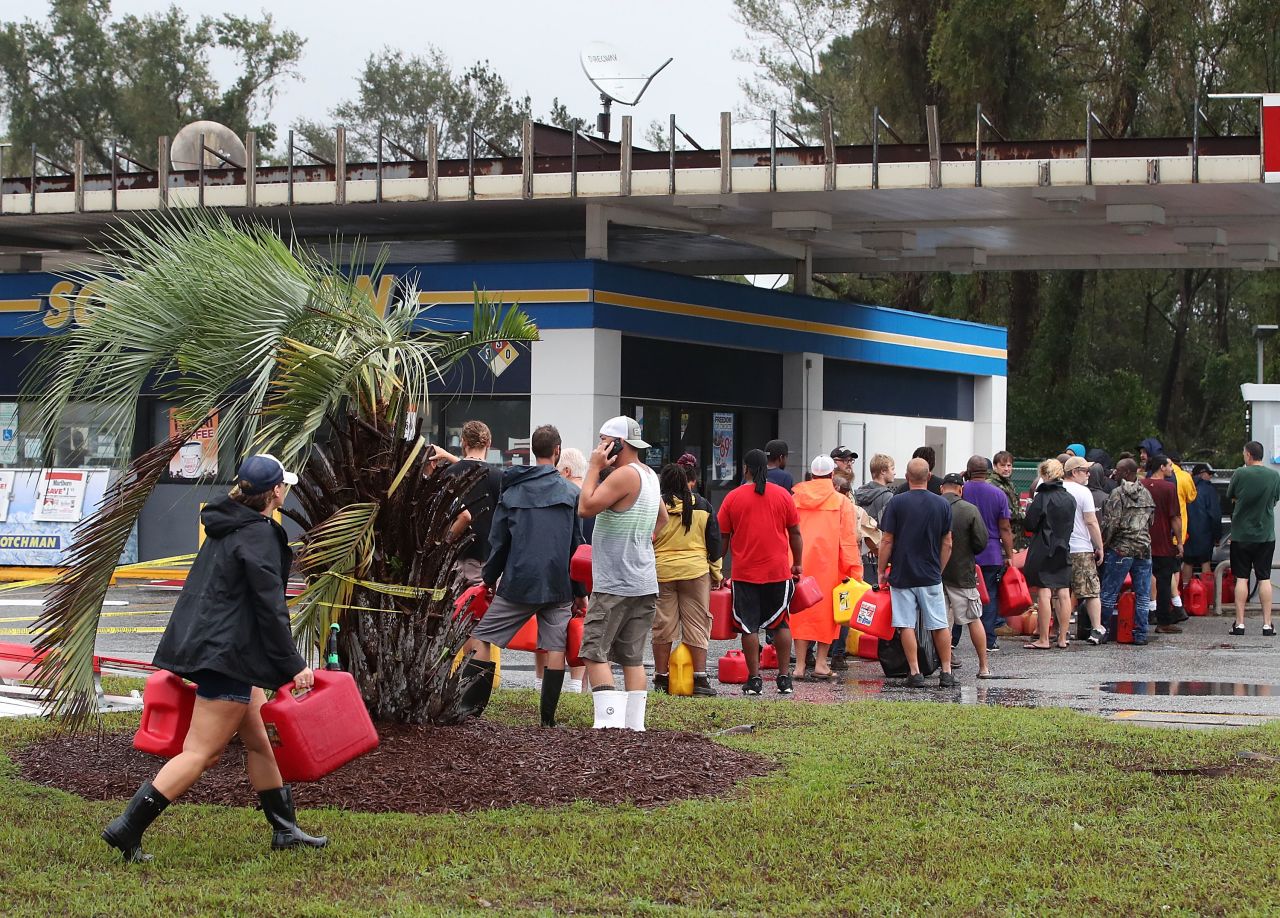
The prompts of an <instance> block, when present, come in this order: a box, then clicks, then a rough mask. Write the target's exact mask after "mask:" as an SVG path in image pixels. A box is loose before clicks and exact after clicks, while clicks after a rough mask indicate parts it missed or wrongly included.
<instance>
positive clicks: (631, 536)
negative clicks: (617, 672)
mask: <svg viewBox="0 0 1280 918" xmlns="http://www.w3.org/2000/svg"><path fill="white" fill-rule="evenodd" d="M641 433H642V430H641V427H640V424H639V422H637V421H636V420H635V419H634V418H629V417H625V416H622V417H616V418H612V419H610V420H608V421H606V422H605V423H604V426H602V427H601V428H600V443H599V445H598V446H597V447H596V448H595V449H593V450H592V451H591V458H590V461H589V462H588V465H587V476H586V478H584V479H583V482H582V494H581V495H580V497H579V498H578V515H579V516H581V517H582V518H583V519H590V518H592V517H594V518H595V521H596V522H595V530H594V532H593V533H592V536H591V579H592V584H593V586H592V592H591V604H590V606H589V607H588V609H587V618H586V621H585V622H583V628H582V651H581V656H582V659H583V660H585V661H586V662H587V674H588V676H589V677H590V679H591V692H592V698H593V700H594V702H595V726H596V727H626V728H627V729H629V730H643V729H644V717H645V708H646V706H647V700H648V695H647V694H646V690H647V687H648V679H647V678H646V676H645V672H644V651H645V647H647V646H648V644H649V634H650V632H651V631H652V629H653V616H654V614H655V613H656V612H657V611H658V568H657V562H656V561H655V559H654V555H653V540H654V538H656V537H657V535H658V533H659V532H660V531H661V530H662V529H663V527H664V526H666V523H667V512H666V507H665V506H663V503H662V498H661V494H660V489H659V487H658V476H657V475H655V474H654V472H653V469H651V468H649V467H648V466H647V465H645V464H644V463H643V462H641V461H640V452H639V451H640V450H642V449H648V448H649V444H648V443H646V442H645V441H644V439H643V438H642V437H641ZM605 469H612V472H611V473H610V474H609V475H608V477H606V478H605V479H604V480H603V481H601V480H600V473H601V472H602V471H603V470H605ZM610 662H613V663H617V664H618V665H620V666H621V667H622V678H623V688H624V689H625V691H621V692H619V691H616V690H615V689H614V685H613V670H612V669H611V668H610V666H609V663H610Z"/></svg>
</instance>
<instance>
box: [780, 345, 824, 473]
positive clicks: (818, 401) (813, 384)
mask: <svg viewBox="0 0 1280 918" xmlns="http://www.w3.org/2000/svg"><path fill="white" fill-rule="evenodd" d="M822 412H823V404H822V355H821V354H813V353H807V352H806V353H803V354H783V355H782V410H781V411H779V412H778V436H779V437H781V438H782V439H783V440H786V441H787V445H788V446H789V447H790V448H791V456H790V464H789V465H788V468H789V469H792V474H793V475H795V478H796V481H800V480H801V479H803V478H804V472H805V470H806V469H807V468H808V467H809V460H811V459H812V458H813V457H814V456H816V455H817V454H818V453H820V452H829V451H830V450H831V449H832V447H834V446H835V445H836V444H834V443H833V444H832V445H831V446H826V447H825V448H824V444H823V442H822Z"/></svg>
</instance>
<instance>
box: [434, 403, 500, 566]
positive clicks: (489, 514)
mask: <svg viewBox="0 0 1280 918" xmlns="http://www.w3.org/2000/svg"><path fill="white" fill-rule="evenodd" d="M492 443H493V436H492V434H490V433H489V425H487V424H485V423H484V422H483V421H467V423H465V424H463V425H462V458H461V459H459V460H458V461H457V462H454V463H453V464H452V465H450V466H449V467H448V468H447V469H445V470H444V472H443V474H445V475H462V474H465V473H466V472H468V471H471V470H472V469H474V468H476V467H477V466H481V467H483V468H484V469H485V476H484V477H483V478H481V479H480V480H479V481H478V482H476V483H475V484H474V485H473V486H472V487H471V489H470V490H469V491H467V493H466V494H464V495H463V497H462V501H461V505H462V506H461V512H460V513H459V514H458V515H457V517H456V518H455V519H454V523H453V527H452V528H451V529H450V535H451V536H453V537H454V538H460V537H462V536H463V535H465V534H466V533H468V532H470V533H474V534H475V538H474V539H472V540H471V544H469V545H468V546H467V547H466V548H464V549H462V553H461V554H460V555H459V556H458V576H459V577H461V578H462V580H463V581H464V583H465V586H467V587H472V586H475V585H476V584H477V583H479V582H480V569H481V567H482V566H483V565H484V562H485V560H486V559H487V558H488V556H489V527H490V525H491V524H492V522H493V511H494V509H495V508H496V507H497V506H498V497H499V495H500V494H501V493H502V470H501V469H496V468H494V467H493V466H491V465H489V463H488V461H487V456H488V453H489V447H490V446H491V445H492ZM446 458H447V457H446Z"/></svg>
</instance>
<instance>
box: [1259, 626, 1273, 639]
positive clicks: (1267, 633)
mask: <svg viewBox="0 0 1280 918" xmlns="http://www.w3.org/2000/svg"><path fill="white" fill-rule="evenodd" d="M1262 636H1263V637H1275V636H1276V626H1275V625H1263V626H1262Z"/></svg>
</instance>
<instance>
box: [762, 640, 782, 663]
mask: <svg viewBox="0 0 1280 918" xmlns="http://www.w3.org/2000/svg"><path fill="white" fill-rule="evenodd" d="M760 668H761V669H777V668H778V648H776V647H774V646H773V645H772V644H765V645H764V646H763V647H761V648H760Z"/></svg>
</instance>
